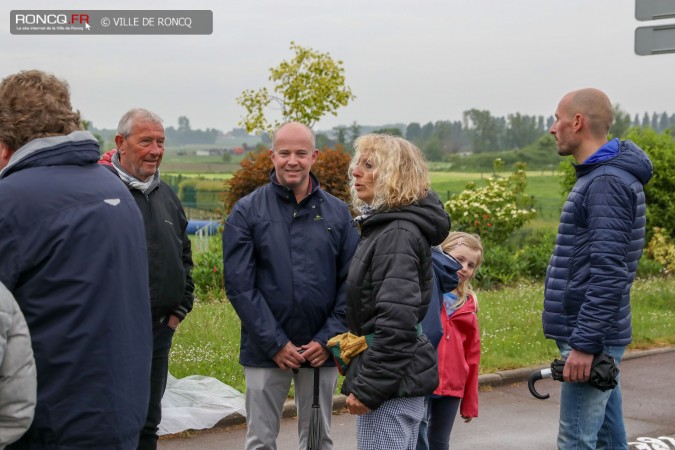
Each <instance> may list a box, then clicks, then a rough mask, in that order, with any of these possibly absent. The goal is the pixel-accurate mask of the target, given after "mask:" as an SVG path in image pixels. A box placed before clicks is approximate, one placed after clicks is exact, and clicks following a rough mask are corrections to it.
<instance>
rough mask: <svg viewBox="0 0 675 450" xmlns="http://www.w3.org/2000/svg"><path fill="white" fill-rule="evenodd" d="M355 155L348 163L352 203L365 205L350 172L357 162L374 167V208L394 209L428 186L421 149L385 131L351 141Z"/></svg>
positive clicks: (424, 192) (420, 195) (415, 198)
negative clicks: (367, 163) (358, 194)
mask: <svg viewBox="0 0 675 450" xmlns="http://www.w3.org/2000/svg"><path fill="white" fill-rule="evenodd" d="M354 150H355V152H354V157H353V158H352V161H351V163H350V164H349V187H350V192H351V196H352V205H354V207H355V208H357V209H358V208H360V207H361V206H364V204H365V202H363V200H360V199H359V198H358V196H357V195H356V189H355V188H354V184H355V179H354V176H353V175H352V174H353V172H354V169H355V168H356V166H357V165H358V164H359V162H360V161H363V160H368V161H370V162H371V163H372V164H373V166H374V169H373V177H374V181H375V186H374V194H375V196H374V199H373V202H372V203H371V204H370V206H371V207H373V208H374V209H393V208H398V207H401V206H405V205H409V204H411V203H414V202H416V201H418V200H420V199H422V198H424V197H425V196H426V195H427V193H428V192H429V189H430V187H431V183H430V181H429V171H428V169H427V165H426V162H425V161H424V157H423V156H422V152H421V151H420V150H419V149H418V148H417V147H416V146H415V145H414V144H412V143H410V142H408V141H406V140H405V139H403V138H401V137H398V136H392V135H388V134H367V135H364V136H361V137H359V138H358V139H357V140H356V141H355V142H354Z"/></svg>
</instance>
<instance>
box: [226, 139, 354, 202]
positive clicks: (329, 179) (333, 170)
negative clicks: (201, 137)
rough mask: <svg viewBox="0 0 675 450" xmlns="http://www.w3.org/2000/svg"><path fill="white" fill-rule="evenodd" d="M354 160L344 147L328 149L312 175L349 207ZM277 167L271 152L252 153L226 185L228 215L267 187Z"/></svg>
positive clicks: (323, 151) (315, 165)
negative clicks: (246, 198)
mask: <svg viewBox="0 0 675 450" xmlns="http://www.w3.org/2000/svg"><path fill="white" fill-rule="evenodd" d="M350 161H351V156H350V155H349V153H347V152H345V151H344V150H343V149H342V147H341V146H339V145H338V146H337V148H336V149H329V148H325V149H323V150H321V151H320V152H319V156H318V158H317V160H316V162H315V163H314V165H313V166H312V173H314V175H316V177H317V178H318V179H319V183H320V184H321V187H322V188H323V189H325V190H326V191H327V192H329V193H331V194H333V195H334V196H336V197H337V198H339V199H341V200H344V201H345V202H347V203H349V178H348V177H347V172H348V170H349V162H350ZM273 167H274V165H273V164H272V160H271V158H270V155H269V150H268V149H261V150H260V151H258V152H257V153H249V154H248V155H247V156H246V157H245V158H244V159H242V160H241V169H239V170H238V171H237V172H235V173H234V176H233V177H232V178H230V179H229V180H227V181H226V182H225V187H226V192H225V196H224V197H225V211H226V213H229V212H230V211H231V210H232V207H233V206H234V204H235V203H236V202H237V200H239V199H240V198H241V197H244V196H245V195H248V194H249V193H251V192H253V191H254V190H255V189H256V188H258V187H260V186H263V185H265V184H267V183H268V182H269V181H270V179H269V173H270V170H272V168H273Z"/></svg>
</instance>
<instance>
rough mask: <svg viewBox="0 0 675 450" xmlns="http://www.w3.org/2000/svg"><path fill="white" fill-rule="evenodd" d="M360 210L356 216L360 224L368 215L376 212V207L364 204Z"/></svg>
mask: <svg viewBox="0 0 675 450" xmlns="http://www.w3.org/2000/svg"><path fill="white" fill-rule="evenodd" d="M359 212H360V214H359V215H358V216H356V217H354V222H356V223H357V224H359V225H360V224H362V223H363V221H364V220H366V219H367V218H368V217H370V216H372V215H373V214H374V213H375V208H373V207H372V206H370V205H363V206H362V207H361V210H360V211H359Z"/></svg>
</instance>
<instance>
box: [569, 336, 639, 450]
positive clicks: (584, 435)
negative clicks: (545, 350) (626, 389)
mask: <svg viewBox="0 0 675 450" xmlns="http://www.w3.org/2000/svg"><path fill="white" fill-rule="evenodd" d="M556 344H558V348H559V349H560V354H561V355H562V357H563V358H564V359H566V358H567V356H568V355H569V354H570V352H571V351H572V348H571V347H570V346H569V345H567V343H565V342H561V341H558V342H556ZM625 350H626V347H623V346H605V348H604V352H605V353H607V354H608V355H611V356H613V357H614V360H615V361H616V364H617V365H618V364H619V363H620V362H621V358H623V353H624V351H625ZM620 379H621V377H619V380H620ZM558 449H559V450H572V449H574V450H581V449H589V450H592V449H598V450H600V449H602V450H605V449H607V450H617V449H621V450H627V449H628V443H627V439H626V429H625V428H624V425H623V409H622V406H621V384H620V383H619V384H617V386H616V387H615V388H614V389H611V390H608V391H605V392H602V391H600V390H598V389H596V388H594V387H591V386H590V385H589V384H588V383H563V384H562V389H561V391H560V427H559V430H558Z"/></svg>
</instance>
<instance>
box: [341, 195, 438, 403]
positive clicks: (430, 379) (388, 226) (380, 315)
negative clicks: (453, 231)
mask: <svg viewBox="0 0 675 450" xmlns="http://www.w3.org/2000/svg"><path fill="white" fill-rule="evenodd" d="M449 229H450V218H449V216H448V214H447V213H446V212H445V210H444V209H443V205H442V204H441V202H440V200H439V199H438V197H436V195H435V194H433V193H431V194H429V195H428V196H427V197H425V198H424V199H422V200H420V201H419V202H418V203H416V204H413V205H409V206H406V207H402V208H399V209H396V210H390V211H383V212H377V213H375V214H373V215H372V216H370V217H368V218H367V219H366V220H365V221H364V222H363V223H362V224H361V241H360V242H359V246H358V248H357V250H356V253H355V254H354V258H353V260H352V263H351V266H350V268H349V275H348V277H347V325H348V327H349V330H350V331H351V332H352V333H354V334H357V335H366V334H371V333H372V334H373V342H372V343H371V345H370V347H369V348H368V349H367V350H365V351H364V352H363V353H361V354H360V355H358V356H357V357H356V358H354V359H353V360H352V363H351V364H350V366H349V369H348V371H347V376H346V379H345V382H344V384H343V386H342V393H343V394H345V395H349V394H350V393H352V394H354V396H355V397H356V398H358V399H359V400H360V401H361V402H363V403H364V404H365V405H366V406H368V407H369V408H370V409H376V408H378V407H379V406H380V405H381V404H382V403H383V402H385V401H387V400H390V399H393V398H399V397H418V396H423V395H428V394H431V393H432V392H433V390H434V389H435V388H436V385H437V384H438V372H437V369H436V351H435V350H434V347H433V345H431V343H430V342H429V340H428V339H427V337H426V336H425V335H420V334H419V333H418V332H417V324H418V323H419V322H420V321H421V320H422V318H423V317H424V315H425V313H426V311H427V308H428V305H429V301H430V299H431V290H432V268H431V246H432V245H438V244H440V243H441V242H442V241H443V239H445V237H446V236H447V234H448V231H449Z"/></svg>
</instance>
